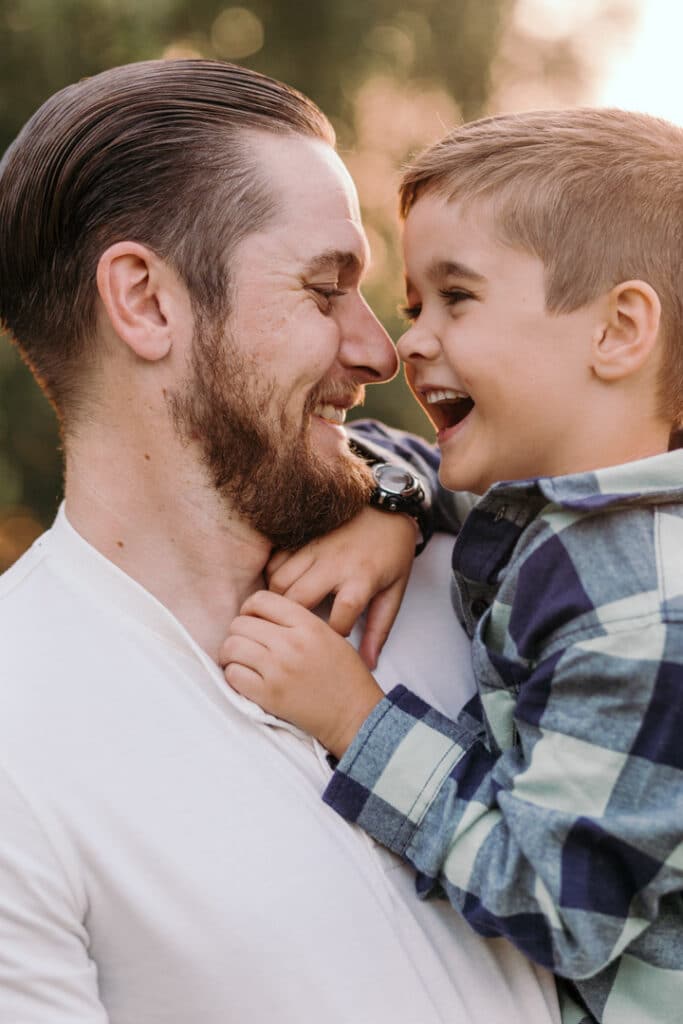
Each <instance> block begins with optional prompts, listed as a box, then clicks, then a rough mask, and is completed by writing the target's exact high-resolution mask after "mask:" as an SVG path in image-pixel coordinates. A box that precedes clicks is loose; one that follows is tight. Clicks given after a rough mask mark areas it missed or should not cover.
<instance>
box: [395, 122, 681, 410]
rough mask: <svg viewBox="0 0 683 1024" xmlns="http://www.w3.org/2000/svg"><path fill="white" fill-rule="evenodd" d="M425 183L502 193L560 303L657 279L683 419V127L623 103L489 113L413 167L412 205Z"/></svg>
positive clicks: (436, 188) (498, 211)
mask: <svg viewBox="0 0 683 1024" xmlns="http://www.w3.org/2000/svg"><path fill="white" fill-rule="evenodd" d="M425 192H430V193H436V194H438V195H441V196H443V197H445V198H446V199H448V200H458V201H465V202H468V201H472V200H475V201H476V200H478V199H486V200H488V201H492V204H493V216H494V221H495V223H496V226H497V229H498V230H499V231H500V234H501V238H502V239H503V240H504V241H505V242H506V243H508V244H511V245H513V246H516V247H519V248H521V249H523V250H525V251H527V252H531V253H533V254H534V255H536V256H538V257H539V258H540V259H541V260H542V261H543V263H544V265H545V268H546V304H547V308H548V309H549V310H550V311H552V312H558V313H559V312H570V311H572V310H575V309H578V308H580V307H581V306H583V305H585V304H586V303H588V302H591V301H592V300H593V299H595V298H597V297H598V296H599V295H601V294H603V293H604V292H606V291H609V289H610V288H612V287H613V286H614V285H616V284H618V283H619V282H620V281H627V280H631V279H640V280H644V281H647V282H648V283H649V284H650V285H651V286H652V287H653V288H654V289H655V291H656V292H657V293H658V295H659V298H660V301H661V304H662V328H661V331H662V341H663V359H662V367H661V374H660V382H659V401H660V403H661V411H662V413H663V414H664V415H666V416H667V417H669V418H670V421H671V423H672V426H675V425H679V426H680V425H682V424H683V129H682V128H679V127H677V126H676V125H673V124H670V123H669V122H667V121H663V120H660V119H659V118H655V117H650V116H648V115H646V114H634V113H628V112H626V111H623V110H613V109H590V108H577V109H573V110H541V111H533V112H530V113H524V114H505V115H500V116H497V117H488V118H484V119H482V120H480V121H474V122H472V123H470V124H465V125H462V127H460V128H456V129H454V130H453V131H452V132H450V133H449V134H448V135H447V136H446V137H445V138H444V139H442V140H441V141H440V142H438V143H436V144H435V145H433V146H430V147H429V148H428V149H426V150H425V151H424V152H423V153H421V154H419V156H417V157H416V158H415V160H413V162H412V163H411V164H410V165H409V166H408V167H407V169H406V171H405V173H404V175H403V179H402V182H401V188H400V202H401V213H402V216H403V217H405V216H407V214H408V212H409V210H410V208H411V207H412V205H413V204H414V203H415V202H416V200H417V199H418V198H419V197H420V196H421V195H423V194H424V193H425Z"/></svg>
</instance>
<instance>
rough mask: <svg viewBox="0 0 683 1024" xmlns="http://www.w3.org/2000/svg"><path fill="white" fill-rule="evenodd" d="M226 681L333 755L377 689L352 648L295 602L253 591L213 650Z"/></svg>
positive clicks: (379, 693) (378, 692) (354, 730)
mask: <svg viewBox="0 0 683 1024" xmlns="http://www.w3.org/2000/svg"><path fill="white" fill-rule="evenodd" d="M220 662H221V665H222V666H223V668H224V669H225V678H226V679H227V681H228V682H229V683H230V685H231V686H232V687H233V688H234V689H235V690H237V691H238V692H239V693H241V694H242V695H243V696H245V697H249V699H250V700H253V701H255V702H256V703H257V704H260V706H261V707H262V708H264V709H265V710H266V711H269V712H270V713H271V714H274V715H277V717H278V718H283V719H285V721H287V722H292V723H294V725H298V726H299V728H301V729H303V730H304V731H305V732H307V733H310V735H312V736H315V737H316V738H317V739H318V740H320V742H321V743H322V745H323V746H324V747H325V748H326V749H327V750H329V751H330V753H331V754H334V755H335V757H341V756H342V754H343V753H344V751H345V750H346V748H347V747H348V745H349V744H350V742H351V740H352V739H353V737H354V736H355V735H356V733H357V732H358V729H359V728H360V726H361V725H362V724H363V722H364V720H365V719H366V718H367V716H368V715H369V714H370V712H371V711H372V709H373V708H374V707H375V705H376V704H377V703H379V701H380V700H381V699H382V697H383V693H382V691H381V689H380V688H379V686H378V685H377V683H376V682H375V680H374V679H373V677H372V676H371V675H370V672H369V671H368V669H367V668H366V666H365V665H364V664H363V662H362V661H361V659H360V657H359V656H358V654H357V653H356V651H355V650H354V649H353V647H352V646H351V645H350V644H349V643H348V642H347V641H346V640H344V639H343V638H342V637H340V636H339V635H338V634H337V633H335V632H333V630H331V629H330V628H329V626H327V625H326V623H324V622H323V621H322V620H321V619H319V618H318V617H317V616H316V615H314V614H313V613H312V612H309V611H306V609H305V608H301V607H300V605H298V604H294V602H292V601H290V600H288V599H287V598H285V597H281V596H280V595H279V594H272V593H270V592H269V591H266V590H260V591H258V592H257V593H256V594H252V596H251V597H249V598H248V599H247V600H246V601H245V602H244V604H243V605H242V608H241V612H240V614H239V615H238V617H237V618H236V619H235V620H234V621H233V623H232V625H231V627H230V633H229V635H228V638H227V640H226V641H225V643H224V644H223V646H222V647H221V651H220Z"/></svg>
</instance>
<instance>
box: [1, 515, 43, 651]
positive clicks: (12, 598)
mask: <svg viewBox="0 0 683 1024" xmlns="http://www.w3.org/2000/svg"><path fill="white" fill-rule="evenodd" d="M49 550H50V542H49V531H48V532H47V533H44V534H42V536H40V537H39V538H38V539H37V540H36V541H35V543H34V544H33V545H32V546H31V547H30V548H29V549H28V551H26V552H24V554H23V555H22V556H21V557H20V558H19V559H17V561H16V562H15V563H14V564H13V565H11V566H10V567H9V569H6V570H5V572H3V573H2V574H1V575H0V633H1V634H2V639H3V647H4V644H5V642H6V641H7V640H9V639H10V638H11V637H10V633H8V632H7V631H8V630H9V629H10V628H11V626H13V625H16V624H17V623H21V622H22V621H23V619H24V617H25V615H26V612H27V610H28V609H29V608H30V607H31V605H32V604H34V603H35V601H36V600H37V599H38V598H39V595H40V593H41V592H42V591H43V590H44V583H45V581H46V578H47V576H48V575H49V569H48V568H47V563H48V558H49ZM35 615H36V616H38V615H39V609H38V608H37V607H36V609H35Z"/></svg>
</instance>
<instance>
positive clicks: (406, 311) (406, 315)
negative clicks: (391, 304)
mask: <svg viewBox="0 0 683 1024" xmlns="http://www.w3.org/2000/svg"><path fill="white" fill-rule="evenodd" d="M421 312H422V306H418V305H417V304H415V305H414V306H399V307H398V315H399V316H400V317H402V318H403V319H404V320H409V321H410V322H411V323H412V322H413V321H414V320H417V318H418V317H419V315H420V313H421Z"/></svg>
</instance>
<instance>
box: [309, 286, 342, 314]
mask: <svg viewBox="0 0 683 1024" xmlns="http://www.w3.org/2000/svg"><path fill="white" fill-rule="evenodd" d="M308 291H309V292H311V293H312V294H313V297H314V298H315V300H316V302H317V303H318V305H319V306H320V308H321V310H322V311H323V313H329V312H330V310H331V309H332V300H333V299H337V298H339V297H340V296H341V295H346V292H345V290H344V289H343V288H337V287H336V285H322V284H321V285H308Z"/></svg>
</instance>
